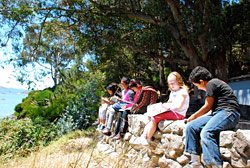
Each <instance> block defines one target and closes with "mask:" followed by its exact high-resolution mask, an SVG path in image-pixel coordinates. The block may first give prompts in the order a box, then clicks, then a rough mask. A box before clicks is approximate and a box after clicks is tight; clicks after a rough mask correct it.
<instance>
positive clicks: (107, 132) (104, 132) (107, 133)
mask: <svg viewBox="0 0 250 168" xmlns="http://www.w3.org/2000/svg"><path fill="white" fill-rule="evenodd" d="M102 133H103V134H104V135H107V136H110V135H111V132H110V131H109V130H107V129H105V130H103V131H102Z"/></svg>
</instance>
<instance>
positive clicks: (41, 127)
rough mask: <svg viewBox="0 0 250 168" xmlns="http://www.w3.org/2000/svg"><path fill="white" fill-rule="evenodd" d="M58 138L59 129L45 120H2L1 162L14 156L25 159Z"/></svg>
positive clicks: (0, 131) (0, 135)
mask: <svg viewBox="0 0 250 168" xmlns="http://www.w3.org/2000/svg"><path fill="white" fill-rule="evenodd" d="M56 136H57V127H56V126H55V125H54V124H53V123H52V124H50V122H49V121H48V120H46V119H44V118H41V117H40V118H37V119H36V120H35V121H34V122H32V121H31V120H30V119H24V120H9V119H8V118H4V119H1V120H0V162H1V160H2V161H5V160H8V159H11V158H13V157H14V156H22V157H25V156H27V155H28V154H30V153H31V152H32V151H36V150H38V149H39V148H40V147H43V146H46V145H48V144H49V143H50V142H51V141H52V140H54V139H55V138H56Z"/></svg>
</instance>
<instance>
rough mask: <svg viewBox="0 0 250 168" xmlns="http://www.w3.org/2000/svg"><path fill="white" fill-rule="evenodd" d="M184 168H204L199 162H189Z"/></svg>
mask: <svg viewBox="0 0 250 168" xmlns="http://www.w3.org/2000/svg"><path fill="white" fill-rule="evenodd" d="M184 168H204V166H203V165H202V164H201V162H189V163H188V165H186V166H184Z"/></svg>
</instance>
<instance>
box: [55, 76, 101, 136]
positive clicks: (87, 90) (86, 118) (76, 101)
mask: <svg viewBox="0 0 250 168" xmlns="http://www.w3.org/2000/svg"><path fill="white" fill-rule="evenodd" d="M97 88H98V87H97V84H96V81H95V80H92V81H89V82H87V83H86V84H85V85H84V87H83V88H82V89H80V90H79V91H78V92H77V93H76V94H75V97H74V98H73V99H72V100H71V101H70V102H69V105H68V106H67V108H66V112H65V113H64V114H63V115H62V117H61V118H60V119H59V120H58V123H57V124H58V127H59V128H60V133H62V134H65V133H68V132H70V131H72V130H76V129H85V128H87V127H89V126H90V125H91V123H92V122H93V121H95V118H96V116H97V115H98V113H97V111H98V107H99V103H100V101H99V100H100V96H99V95H100V91H99V90H98V89H97Z"/></svg>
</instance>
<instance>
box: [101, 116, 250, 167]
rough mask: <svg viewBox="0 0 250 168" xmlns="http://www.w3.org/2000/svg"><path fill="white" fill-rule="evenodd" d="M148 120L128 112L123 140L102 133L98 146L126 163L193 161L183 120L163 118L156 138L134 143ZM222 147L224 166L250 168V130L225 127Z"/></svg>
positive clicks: (145, 164)
mask: <svg viewBox="0 0 250 168" xmlns="http://www.w3.org/2000/svg"><path fill="white" fill-rule="evenodd" d="M148 122H149V119H148V117H146V116H144V115H130V116H129V130H128V132H127V133H126V135H125V137H124V139H123V140H118V141H115V140H113V139H112V138H109V137H108V136H103V137H102V140H101V141H100V142H99V144H98V148H99V150H101V151H103V152H106V153H107V154H110V155H111V156H114V158H116V159H120V160H121V161H123V163H124V167H143V168H152V167H161V168H162V167H166V168H172V167H174V168H181V167H183V166H185V165H186V164H187V163H188V162H189V161H190V156H189V155H188V154H186V153H184V145H185V126H186V125H185V123H184V121H182V120H180V121H169V120H168V121H167V120H163V121H161V122H159V124H158V128H159V129H158V130H157V132H156V133H155V135H154V138H155V140H154V141H149V145H138V144H135V143H134V142H135V140H136V139H137V138H138V137H139V136H140V135H141V134H142V133H143V129H144V127H145V125H146V124H147V123H148ZM220 151H221V157H222V159H223V167H224V168H247V167H249V168H250V130H240V129H239V130H235V131H223V132H221V134H220Z"/></svg>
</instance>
